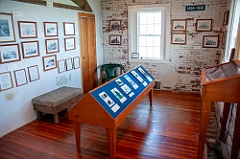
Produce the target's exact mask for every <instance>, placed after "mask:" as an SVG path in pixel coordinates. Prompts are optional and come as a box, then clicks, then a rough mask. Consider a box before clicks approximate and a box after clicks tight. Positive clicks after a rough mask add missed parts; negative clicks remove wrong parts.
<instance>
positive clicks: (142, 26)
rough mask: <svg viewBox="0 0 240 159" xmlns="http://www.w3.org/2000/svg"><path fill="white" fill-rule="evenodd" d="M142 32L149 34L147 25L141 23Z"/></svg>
mask: <svg viewBox="0 0 240 159" xmlns="http://www.w3.org/2000/svg"><path fill="white" fill-rule="evenodd" d="M139 27H140V34H147V26H146V25H140V26H139Z"/></svg>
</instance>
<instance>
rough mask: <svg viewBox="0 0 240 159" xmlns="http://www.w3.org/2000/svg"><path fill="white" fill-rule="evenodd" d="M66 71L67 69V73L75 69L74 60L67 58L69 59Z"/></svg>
mask: <svg viewBox="0 0 240 159" xmlns="http://www.w3.org/2000/svg"><path fill="white" fill-rule="evenodd" d="M66 69H67V71H69V70H72V69H73V63H72V58H67V59H66Z"/></svg>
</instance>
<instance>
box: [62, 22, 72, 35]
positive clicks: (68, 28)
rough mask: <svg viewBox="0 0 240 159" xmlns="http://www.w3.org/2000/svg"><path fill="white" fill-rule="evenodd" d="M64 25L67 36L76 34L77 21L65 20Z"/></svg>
mask: <svg viewBox="0 0 240 159" xmlns="http://www.w3.org/2000/svg"><path fill="white" fill-rule="evenodd" d="M63 27H64V35H65V36H71V35H75V23H68V22H63Z"/></svg>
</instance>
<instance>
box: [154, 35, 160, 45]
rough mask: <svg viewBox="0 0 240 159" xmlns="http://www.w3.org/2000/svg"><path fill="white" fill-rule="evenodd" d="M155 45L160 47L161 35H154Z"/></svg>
mask: <svg viewBox="0 0 240 159" xmlns="http://www.w3.org/2000/svg"><path fill="white" fill-rule="evenodd" d="M153 45H154V46H158V47H160V45H161V38H160V36H154V37H153Z"/></svg>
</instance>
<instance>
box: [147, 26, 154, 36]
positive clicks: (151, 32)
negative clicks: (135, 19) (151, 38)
mask: <svg viewBox="0 0 240 159" xmlns="http://www.w3.org/2000/svg"><path fill="white" fill-rule="evenodd" d="M147 34H154V25H153V24H150V25H147Z"/></svg>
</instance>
